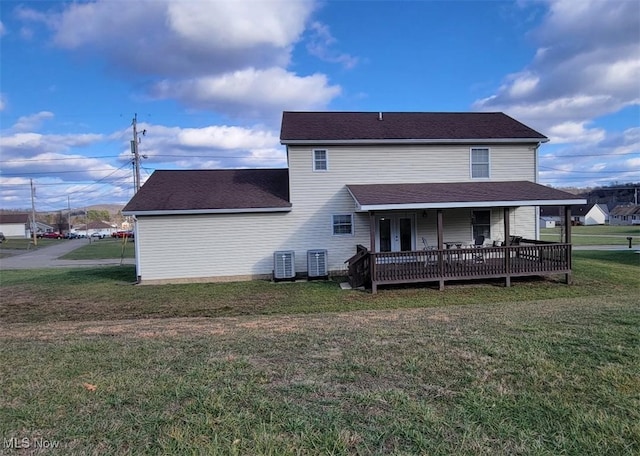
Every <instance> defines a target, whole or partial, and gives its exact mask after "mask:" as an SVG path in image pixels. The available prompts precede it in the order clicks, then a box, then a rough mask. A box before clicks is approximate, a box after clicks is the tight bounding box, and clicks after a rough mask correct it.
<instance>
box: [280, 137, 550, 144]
mask: <svg viewBox="0 0 640 456" xmlns="http://www.w3.org/2000/svg"><path fill="white" fill-rule="evenodd" d="M546 142H549V138H494V139H490V138H468V139H451V138H442V139H418V138H411V139H280V144H282V145H287V146H304V145H313V144H326V145H338V144H352V145H371V144H513V143H516V144H539V143H546Z"/></svg>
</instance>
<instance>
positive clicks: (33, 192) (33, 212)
mask: <svg viewBox="0 0 640 456" xmlns="http://www.w3.org/2000/svg"><path fill="white" fill-rule="evenodd" d="M30 181H31V236H32V237H33V245H38V236H37V235H36V226H37V225H36V203H35V197H36V189H35V188H34V187H33V179H30Z"/></svg>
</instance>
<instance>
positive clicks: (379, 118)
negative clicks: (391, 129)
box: [378, 112, 382, 120]
mask: <svg viewBox="0 0 640 456" xmlns="http://www.w3.org/2000/svg"><path fill="white" fill-rule="evenodd" d="M378 120H382V112H379V113H378Z"/></svg>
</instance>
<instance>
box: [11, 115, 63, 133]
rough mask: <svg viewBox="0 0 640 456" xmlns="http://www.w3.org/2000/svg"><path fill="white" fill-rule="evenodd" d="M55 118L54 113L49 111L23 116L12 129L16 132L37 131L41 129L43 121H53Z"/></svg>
mask: <svg viewBox="0 0 640 456" xmlns="http://www.w3.org/2000/svg"><path fill="white" fill-rule="evenodd" d="M53 117H54V116H53V113H52V112H49V111H40V112H38V113H36V114H31V115H29V116H22V117H20V118H19V119H18V121H17V122H16V123H15V124H14V125H13V127H12V129H13V130H14V131H30V130H37V129H39V128H40V125H42V122H43V121H45V120H48V119H53Z"/></svg>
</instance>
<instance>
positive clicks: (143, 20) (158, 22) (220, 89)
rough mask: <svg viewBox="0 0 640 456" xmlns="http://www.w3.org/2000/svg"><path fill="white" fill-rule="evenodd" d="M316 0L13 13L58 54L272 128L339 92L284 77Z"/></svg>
mask: <svg viewBox="0 0 640 456" xmlns="http://www.w3.org/2000/svg"><path fill="white" fill-rule="evenodd" d="M317 3H318V2H317V0H300V1H290V0H270V1H255V2H254V1H251V2H236V1H233V2H232V1H218V0H198V1H188V2H183V1H180V2H178V1H171V0H153V1H151V0H142V1H135V2H113V1H107V0H97V1H94V2H90V3H70V4H67V5H65V6H64V7H63V9H62V11H61V12H60V13H57V14H54V13H51V14H47V15H43V14H41V12H39V11H34V10H31V9H28V8H25V7H21V8H20V9H19V10H20V13H19V16H20V17H21V18H22V19H23V20H24V21H27V22H39V23H45V24H47V25H48V26H49V27H50V28H51V29H52V30H53V42H54V44H55V45H57V46H58V47H62V48H65V49H70V50H74V51H76V52H78V53H84V54H87V55H91V56H94V55H96V54H97V55H100V56H102V57H103V58H105V59H106V60H107V61H108V63H109V64H110V68H111V69H116V70H119V71H120V72H121V75H122V76H123V77H125V78H129V79H133V80H134V81H135V82H136V84H137V86H138V87H143V88H146V89H147V90H148V91H149V93H151V94H152V96H157V97H161V98H171V99H174V98H175V99H177V100H178V101H179V102H181V103H183V104H184V105H185V106H187V107H189V108H197V109H207V110H214V111H217V112H219V113H222V114H224V115H227V116H228V115H231V116H249V117H251V118H264V119H265V121H266V122H267V123H272V122H273V121H274V118H275V117H276V116H278V118H279V115H280V112H281V111H282V109H296V108H299V109H305V108H309V109H311V108H324V107H326V105H327V104H328V103H329V101H331V99H333V98H334V97H336V96H338V95H339V94H340V92H341V90H340V87H338V86H335V85H330V84H329V82H328V80H327V77H326V76H325V75H322V74H311V75H299V74H296V73H294V72H291V71H288V70H287V66H288V65H289V63H290V60H291V53H292V50H293V47H294V46H295V45H296V44H297V43H298V42H299V41H300V40H301V38H302V36H303V33H304V31H305V28H306V27H307V24H308V22H309V20H310V18H311V15H312V13H313V12H314V11H315V9H316V8H317ZM312 35H313V36H314V37H315V38H313V40H312V42H313V45H314V47H313V49H314V50H315V52H316V54H317V55H320V56H321V58H324V59H327V60H330V61H335V62H338V63H341V64H343V65H345V66H346V67H351V66H353V65H355V62H356V60H355V59H354V58H353V57H351V56H349V55H347V54H340V53H337V52H335V51H333V50H330V48H329V47H330V46H331V44H332V43H333V42H335V39H334V38H333V37H332V36H331V34H330V32H329V30H328V28H327V27H326V26H322V25H320V24H318V23H314V25H313V26H312Z"/></svg>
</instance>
